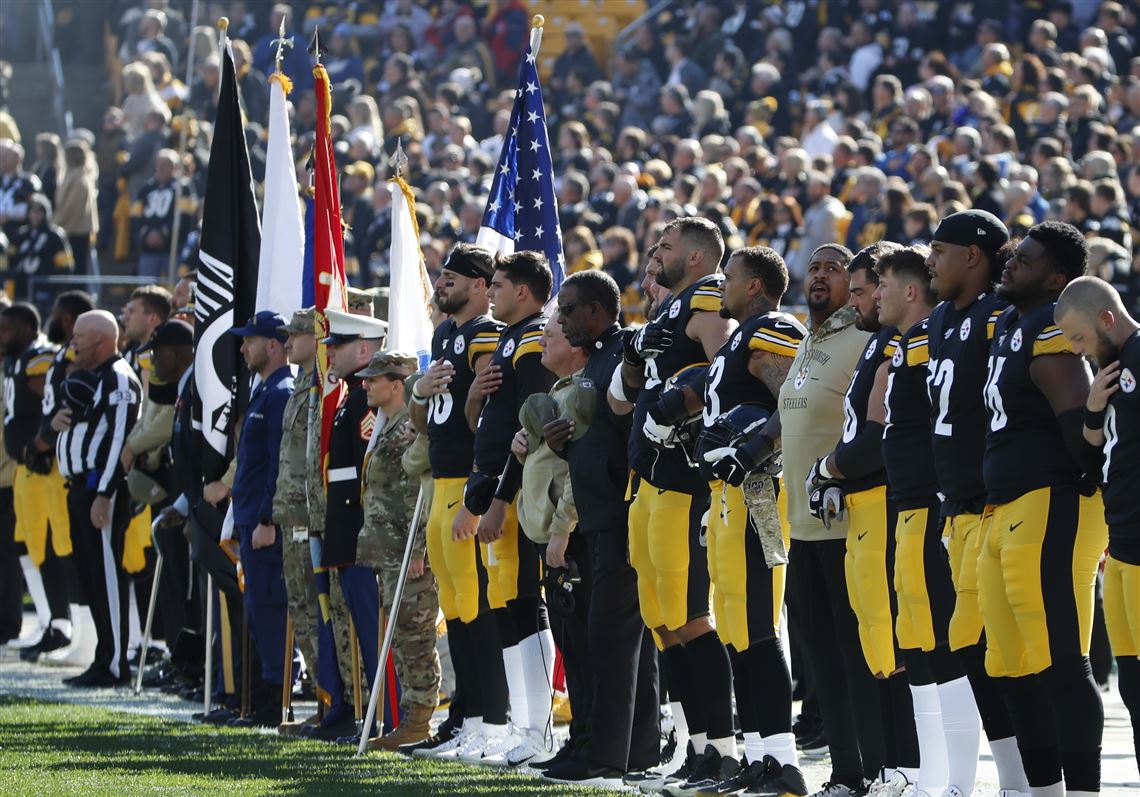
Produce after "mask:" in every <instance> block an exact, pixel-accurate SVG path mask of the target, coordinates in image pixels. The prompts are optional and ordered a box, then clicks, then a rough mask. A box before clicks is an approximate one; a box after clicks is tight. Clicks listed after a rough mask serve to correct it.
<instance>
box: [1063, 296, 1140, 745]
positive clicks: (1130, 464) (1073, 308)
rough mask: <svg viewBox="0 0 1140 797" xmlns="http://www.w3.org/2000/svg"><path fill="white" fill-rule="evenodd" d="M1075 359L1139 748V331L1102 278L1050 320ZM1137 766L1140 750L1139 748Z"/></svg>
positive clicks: (1110, 612) (1109, 608) (1110, 597)
mask: <svg viewBox="0 0 1140 797" xmlns="http://www.w3.org/2000/svg"><path fill="white" fill-rule="evenodd" d="M1053 317H1054V320H1055V321H1056V322H1057V326H1059V327H1060V328H1061V332H1062V333H1063V334H1064V335H1065V338H1066V339H1067V340H1068V341H1069V344H1070V345H1071V346H1072V348H1073V351H1074V352H1076V353H1077V354H1080V355H1083V356H1085V357H1088V358H1089V359H1090V360H1092V361H1093V362H1095V363H1096V366H1097V368H1099V369H1100V370H1099V371H1098V372H1097V375H1096V378H1095V379H1093V383H1092V387H1091V388H1090V389H1089V398H1088V401H1087V402H1086V403H1085V428H1084V436H1085V440H1087V441H1088V442H1089V443H1090V444H1092V445H1094V446H1096V447H1097V448H1103V450H1104V466H1103V468H1102V470H1101V478H1102V480H1103V483H1104V517H1105V520H1106V521H1108V559H1107V560H1106V561H1105V564H1104V620H1105V625H1107V626H1108V639H1109V642H1110V643H1111V644H1112V652H1113V653H1114V654H1115V655H1116V661H1117V664H1118V665H1119V669H1120V697H1121V698H1122V699H1123V700H1124V705H1125V706H1127V707H1128V713H1129V714H1130V715H1131V716H1132V741H1133V744H1134V745H1135V744H1137V741H1138V740H1140V658H1138V657H1140V504H1137V502H1136V500H1135V498H1134V496H1133V495H1131V493H1132V492H1134V491H1135V488H1136V486H1137V485H1138V484H1140V390H1137V383H1138V382H1140V323H1137V322H1136V319H1134V318H1132V316H1130V315H1129V314H1128V311H1127V310H1125V309H1124V303H1123V302H1122V301H1121V299H1120V294H1119V293H1117V292H1116V289H1115V288H1113V287H1112V286H1111V285H1109V284H1108V283H1107V282H1105V281H1104V280H1101V279H1098V278H1097V277H1081V278H1079V279H1075V280H1073V281H1072V282H1070V283H1069V285H1068V287H1066V288H1065V290H1064V291H1063V292H1062V293H1061V296H1060V298H1058V299H1057V307H1056V309H1055V310H1054V313H1053ZM1136 752H1137V760H1140V747H1137V750H1136Z"/></svg>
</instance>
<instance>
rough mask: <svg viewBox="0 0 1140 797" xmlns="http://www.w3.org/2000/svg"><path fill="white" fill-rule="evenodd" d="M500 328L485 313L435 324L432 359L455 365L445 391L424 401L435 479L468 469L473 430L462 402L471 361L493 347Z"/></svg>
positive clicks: (464, 473) (472, 370) (471, 373)
mask: <svg viewBox="0 0 1140 797" xmlns="http://www.w3.org/2000/svg"><path fill="white" fill-rule="evenodd" d="M502 329H503V326H502V324H500V323H498V322H497V321H495V320H494V319H493V318H491V317H490V316H486V315H481V316H476V317H475V318H472V319H470V320H469V321H467V322H465V323H464V324H463V325H462V326H460V325H458V324H456V323H455V319H452V318H449V319H447V320H446V321H444V322H443V323H442V324H440V325H439V326H438V327H436V330H435V335H433V336H432V341H431V358H432V360H447V361H448V362H449V363H451V364H452V365H453V366H455V375H454V378H453V379H452V380H451V384H450V385H449V386H448V392H447V393H439V394H437V395H434V396H432V397H431V399H430V400H429V401H428V424H427V428H428V459H429V460H430V462H431V472H432V475H433V476H434V477H435V478H437V479H466V478H467V476H468V475H469V474H470V473H471V465H472V463H473V462H474V451H475V433H474V432H472V431H471V428H470V427H469V426H468V425H467V418H466V417H465V416H464V414H463V405H464V404H465V403H466V401H467V391H468V390H470V389H471V383H472V382H473V381H475V361H476V360H477V359H479V357H480V356H481V355H483V354H491V353H492V352H494V351H495V346H496V345H498V343H499V334H500V332H501V331H502Z"/></svg>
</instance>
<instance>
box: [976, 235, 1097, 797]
mask: <svg viewBox="0 0 1140 797" xmlns="http://www.w3.org/2000/svg"><path fill="white" fill-rule="evenodd" d="M1087 262H1088V244H1087V243H1086V241H1085V238H1084V236H1082V235H1081V233H1080V232H1079V231H1078V230H1077V229H1076V228H1075V227H1073V226H1072V225H1070V224H1065V223H1063V222H1051V221H1047V222H1042V223H1041V224H1038V225H1036V226H1034V227H1032V228H1030V230H1029V234H1028V237H1026V238H1025V239H1023V240H1022V241H1021V243H1019V244H1018V245H1017V248H1016V249H1015V250H1014V253H1013V256H1012V257H1011V258H1010V259H1009V261H1008V262H1007V264H1006V267H1005V270H1004V271H1003V272H1002V276H1001V283H1000V285H999V287H998V295H999V296H1000V297H1001V298H1003V299H1006V300H1007V301H1008V302H1009V303H1010V304H1011V305H1012V306H1011V307H1010V308H1008V309H1007V310H1006V311H1005V312H1004V313H1002V315H1001V316H1000V317H999V318H998V320H997V324H996V326H995V329H994V342H993V344H992V347H991V349H990V361H989V378H988V380H987V382H986V387H985V396H986V405H987V407H988V408H989V415H990V425H989V431H988V432H987V435H986V452H985V457H984V459H983V460H982V474H983V478H984V480H985V484H986V503H987V504H988V505H989V506H988V507H987V511H988V512H990V514H989V515H988V517H987V519H986V522H985V523H986V531H985V538H984V540H983V542H982V545H981V552H980V554H979V557H978V601H979V605H980V606H981V611H982V620H983V621H984V623H985V631H986V671H987V672H988V673H989V674H990V675H991V676H993V677H995V678H1001V679H1002V681H1001V683H1002V685H1003V688H1004V691H1005V698H1006V701H1007V702H1008V704H1009V707H1010V714H1011V715H1012V717H1013V725H1014V729H1015V730H1016V733H1017V744H1018V748H1019V749H1020V751H1021V760H1022V763H1023V764H1024V766H1025V774H1026V777H1027V779H1028V780H1029V785H1030V788H1031V789H1032V791H1033V793H1034V794H1061V793H1062V792H1067V793H1068V794H1089V793H1096V792H1098V791H1099V790H1100V743H1101V737H1102V734H1103V731H1104V709H1103V706H1102V704H1101V700H1100V694H1099V692H1098V691H1097V688H1096V684H1095V682H1094V681H1093V678H1092V672H1091V667H1090V664H1089V658H1088V653H1089V642H1090V633H1091V628H1092V614H1093V590H1094V586H1095V579H1096V570H1097V564H1098V562H1099V560H1100V555H1101V553H1102V552H1103V551H1104V548H1105V544H1106V542H1107V536H1108V530H1107V528H1106V526H1105V516H1104V505H1103V502H1102V501H1101V498H1100V495H1099V494H1098V493H1097V491H1096V487H1095V485H1096V482H1097V481H1099V479H1098V473H1097V470H1098V469H1099V468H1100V465H1101V462H1100V459H1101V457H1100V454H1099V452H1098V451H1097V450H1096V449H1095V448H1094V447H1093V446H1092V445H1091V444H1090V443H1089V442H1088V441H1087V440H1086V439H1085V438H1084V435H1083V428H1084V422H1083V414H1084V407H1085V404H1086V402H1087V400H1088V397H1089V385H1090V383H1091V381H1092V378H1091V375H1090V373H1089V369H1088V366H1087V365H1086V364H1085V362H1084V361H1083V360H1082V359H1081V358H1080V357H1078V356H1077V355H1076V354H1075V353H1074V352H1073V349H1072V347H1071V346H1070V345H1069V343H1068V342H1067V341H1066V340H1065V337H1064V335H1063V334H1062V333H1061V330H1060V328H1059V327H1058V326H1057V325H1056V324H1055V323H1054V304H1055V302H1056V300H1057V297H1058V295H1059V294H1060V293H1061V291H1062V290H1063V289H1064V287H1065V286H1066V285H1067V284H1068V283H1069V282H1071V281H1072V280H1074V279H1076V278H1077V277H1080V276H1081V275H1082V274H1083V273H1084V271H1085V267H1086V265H1087ZM1046 585H1047V586H1046ZM1062 776H1063V777H1064V784H1062Z"/></svg>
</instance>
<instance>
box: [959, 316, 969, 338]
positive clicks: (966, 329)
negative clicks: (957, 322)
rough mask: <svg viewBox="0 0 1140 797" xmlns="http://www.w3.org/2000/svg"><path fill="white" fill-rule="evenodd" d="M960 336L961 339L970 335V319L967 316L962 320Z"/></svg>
mask: <svg viewBox="0 0 1140 797" xmlns="http://www.w3.org/2000/svg"><path fill="white" fill-rule="evenodd" d="M958 337H959V339H961V340H965V339H966V338H968V337H970V319H968V318H967V319H965V320H964V321H962V328H961V329H960V330H959V331H958Z"/></svg>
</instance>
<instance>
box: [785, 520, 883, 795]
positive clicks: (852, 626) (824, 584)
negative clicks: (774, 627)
mask: <svg viewBox="0 0 1140 797" xmlns="http://www.w3.org/2000/svg"><path fill="white" fill-rule="evenodd" d="M845 552H846V543H845V542H844V541H843V540H820V541H815V542H805V541H803V540H793V541H792V549H791V552H790V555H789V562H788V567H789V569H790V573H794V574H795V575H794V578H790V579H789V580H790V582H791V583H793V584H794V585H795V588H796V602H797V604H798V606H799V610H800V612H799V616H800V623H799V628H800V630H801V632H802V633H803V637H804V639H803V642H804V648H805V649H806V652H807V657H808V663H809V672H810V674H811V678H812V683H813V686H814V688H815V692H816V696H817V697H818V699H819V710H820V714H821V715H822V716H823V727H824V730H825V732H826V734H827V743H828V746H829V747H830V748H831V766H832V776H831V781H832V782H835V783H843V784H845V785H848V786H858V785H859V784H860V783H861V782H862V779H863V778H864V777H867V778H872V779H873V778H875V777H877V776H878V774H879V770H880V768H881V767H882V766H883V762H884V761H885V757H886V745H885V744H884V738H885V736H884V734H885V729H884V727H883V715H882V708H881V704H880V700H879V696H880V694H881V689H880V686H879V685H878V683H877V682H876V681H875V678H874V676H872V675H871V672H870V670H869V669H868V668H867V662H866V660H865V659H864V658H863V650H862V648H861V647H860V644H859V628H858V622H857V621H856V619H855V612H853V611H852V610H851V603H850V599H849V598H848V596H847V578H846V575H845V573H844V569H843V558H844V555H845Z"/></svg>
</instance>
